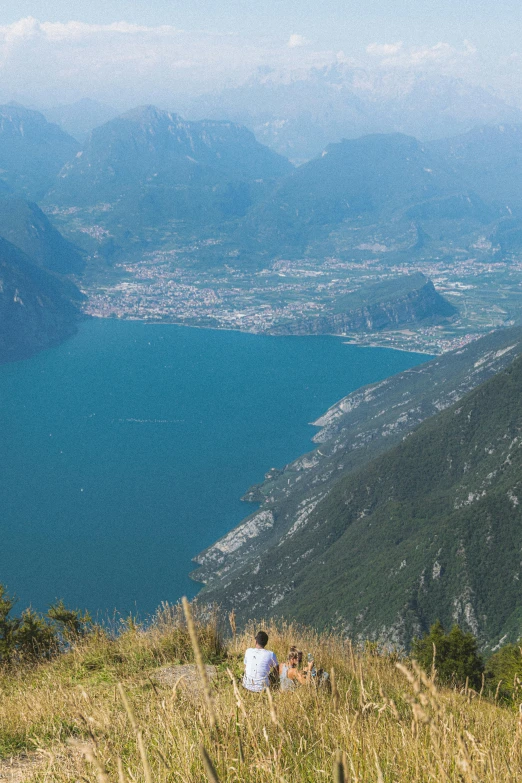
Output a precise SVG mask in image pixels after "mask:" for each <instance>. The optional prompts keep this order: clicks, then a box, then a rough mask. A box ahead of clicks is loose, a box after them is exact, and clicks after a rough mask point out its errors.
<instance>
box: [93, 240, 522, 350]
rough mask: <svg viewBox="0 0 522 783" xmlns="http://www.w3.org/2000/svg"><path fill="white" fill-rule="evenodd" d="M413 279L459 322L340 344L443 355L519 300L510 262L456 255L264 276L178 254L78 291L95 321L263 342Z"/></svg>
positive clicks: (502, 320) (296, 266) (123, 267)
mask: <svg viewBox="0 0 522 783" xmlns="http://www.w3.org/2000/svg"><path fill="white" fill-rule="evenodd" d="M384 255H385V254H384ZM412 272H423V273H424V274H425V275H426V276H427V277H429V278H430V279H431V280H432V281H433V282H434V284H435V286H436V288H437V290H438V291H439V292H440V293H442V294H443V295H444V296H446V297H447V298H448V299H449V300H450V301H451V302H452V303H453V304H454V305H456V306H457V308H458V309H459V317H458V319H457V320H456V321H455V322H454V323H452V324H450V325H446V326H438V327H421V326H419V327H414V328H412V329H400V330H397V331H386V332H379V333H374V334H350V335H347V336H349V337H350V339H351V340H353V341H354V342H356V343H358V344H361V345H370V344H372V345H373V344H379V345H386V346H388V347H393V348H400V349H403V350H421V351H425V352H427V353H443V352H444V351H447V350H450V349H453V348H456V347H458V346H460V345H463V344H465V343H467V342H469V341H470V340H472V339H475V337H477V336H478V335H479V334H481V333H484V331H487V330H489V329H492V328H495V327H498V326H501V325H503V324H506V323H508V322H509V319H510V312H511V310H512V309H513V308H514V307H515V306H516V307H517V308H518V306H519V300H520V298H521V297H522V286H521V281H522V260H519V259H510V260H508V261H503V262H499V263H494V262H492V261H491V260H490V259H483V258H480V257H479V258H469V257H468V256H466V257H460V255H459V256H457V257H454V256H453V257H451V259H448V258H447V257H445V258H443V259H433V258H431V259H426V260H417V261H414V262H412V263H409V264H406V263H400V264H395V265H393V264H389V263H388V264H387V263H385V260H384V259H383V258H382V257H381V258H370V259H367V260H365V261H362V262H360V263H359V262H355V261H344V260H342V259H339V258H334V257H328V258H324V259H321V260H317V259H312V258H305V259H298V260H284V259H283V260H278V261H276V262H274V263H273V264H272V265H271V266H270V267H268V268H264V269H256V268H253V269H250V270H249V269H247V268H244V269H240V268H238V267H237V266H236V267H231V266H227V265H224V266H223V267H221V268H218V269H202V268H201V266H200V265H199V264H197V263H194V261H193V258H191V260H190V263H187V262H186V258H184V254H183V253H180V252H179V251H178V250H173V251H157V252H153V253H149V254H146V255H145V256H144V257H142V258H140V259H138V260H136V261H126V262H124V263H121V264H119V265H118V266H117V267H116V268H115V276H114V278H113V280H112V281H111V282H109V283H105V284H104V285H100V284H97V285H93V286H91V287H89V288H88V289H87V290H86V293H87V294H88V296H89V299H88V304H87V306H86V311H87V313H88V314H90V315H92V316H95V317H103V318H121V319H140V320H147V321H153V322H172V323H179V324H187V325H193V326H207V327H214V328H224V329H238V330H242V331H249V332H264V333H269V332H271V331H272V330H273V329H274V328H275V327H276V326H281V325H282V324H288V323H290V322H293V321H297V320H302V319H304V318H310V317H313V316H314V315H319V314H321V313H323V312H325V311H328V310H329V309H330V308H331V307H332V306H333V305H334V303H335V301H336V300H337V299H338V298H339V297H342V296H343V295H345V294H347V293H351V292H353V291H354V290H357V289H359V288H364V287H365V286H367V285H370V284H372V283H376V282H379V281H382V280H385V279H389V278H396V277H398V276H400V275H403V274H411V273H412ZM499 292H500V297H499ZM499 302H500V304H499Z"/></svg>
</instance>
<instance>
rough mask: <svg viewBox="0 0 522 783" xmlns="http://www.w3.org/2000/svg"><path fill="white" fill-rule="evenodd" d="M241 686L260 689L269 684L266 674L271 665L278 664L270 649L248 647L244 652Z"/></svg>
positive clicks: (252, 689)
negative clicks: (243, 673) (243, 672)
mask: <svg viewBox="0 0 522 783" xmlns="http://www.w3.org/2000/svg"><path fill="white" fill-rule="evenodd" d="M244 664H245V675H244V677H243V687H245V688H246V689H247V690H249V691H262V690H264V689H265V688H268V686H269V684H270V683H269V680H268V674H269V672H270V669H271V668H272V666H276V667H277V666H278V663H277V658H276V657H275V654H274V653H273V652H272V650H262V649H259V648H257V647H249V648H248V650H247V651H246V653H245V660H244Z"/></svg>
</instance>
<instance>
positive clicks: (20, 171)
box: [0, 105, 80, 201]
mask: <svg viewBox="0 0 522 783" xmlns="http://www.w3.org/2000/svg"><path fill="white" fill-rule="evenodd" d="M79 148H80V145H79V144H78V142H77V141H76V139H73V138H72V137H71V136H69V135H68V134H67V133H65V131H63V130H62V129H61V128H59V127H58V126H57V125H53V124H52V123H49V122H47V120H46V119H45V117H44V116H43V114H41V113H40V112H38V111H32V110H31V109H25V108H24V107H23V106H18V105H6V106H0V169H1V171H0V182H1V183H2V184H3V186H4V189H6V190H8V191H14V192H15V193H18V194H20V195H23V196H24V197H25V198H28V199H30V200H34V201H38V200H39V199H41V198H42V197H43V195H44V194H45V192H46V191H47V190H48V189H49V188H50V187H51V185H52V184H53V182H54V179H55V177H56V175H57V174H58V172H59V171H60V169H61V168H62V166H63V165H64V164H65V163H66V162H67V161H69V160H70V159H71V158H72V157H73V156H74V155H75V154H76V153H77V152H78V150H79Z"/></svg>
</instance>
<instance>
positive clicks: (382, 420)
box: [194, 328, 522, 644]
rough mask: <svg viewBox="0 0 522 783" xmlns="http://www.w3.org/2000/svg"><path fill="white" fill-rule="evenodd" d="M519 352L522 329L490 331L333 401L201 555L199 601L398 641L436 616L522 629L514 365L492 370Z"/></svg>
mask: <svg viewBox="0 0 522 783" xmlns="http://www.w3.org/2000/svg"><path fill="white" fill-rule="evenodd" d="M521 353H522V329H521V328H514V329H509V330H504V331H501V332H496V333H492V334H490V335H487V336H486V337H484V338H482V339H481V340H479V341H477V342H476V343H473V344H471V345H468V346H466V347H465V348H463V349H459V350H458V351H456V352H453V353H451V354H446V355H445V356H442V357H438V358H437V359H434V360H432V361H431V362H428V363H426V364H425V365H422V366H421V367H417V368H415V369H413V370H409V371H407V372H404V373H400V374H399V375H397V376H394V377H393V378H390V379H387V380H386V381H384V382H382V383H380V384H374V385H372V386H369V387H365V388H364V389H361V390H359V391H357V392H354V393H353V394H351V395H349V396H348V397H347V398H345V399H344V400H341V401H340V402H339V403H338V404H337V405H335V406H333V407H332V408H331V409H330V410H329V411H328V412H327V413H326V414H325V416H323V417H322V418H321V419H320V420H318V421H317V422H316V424H317V425H318V426H321V427H322V429H321V431H320V432H319V433H318V435H317V436H316V440H317V441H318V442H319V443H320V446H319V448H317V449H316V450H315V451H312V452H310V453H309V454H307V455H305V456H303V457H301V458H300V459H298V460H296V461H295V462H293V463H291V464H290V465H288V466H287V467H286V468H285V469H284V470H283V471H275V470H273V471H271V472H270V473H269V474H268V477H267V480H266V482H265V484H263V485H260V486H258V487H256V488H253V490H252V491H251V493H250V495H249V497H250V499H252V500H257V501H258V502H261V504H262V505H261V508H260V510H259V511H257V512H255V513H254V514H252V515H251V516H250V517H248V518H247V519H246V520H245V522H244V523H243V524H242V525H240V526H239V527H238V528H236V530H234V531H232V532H231V533H229V534H228V535H227V536H226V537H225V538H223V539H221V541H219V542H217V543H216V544H215V545H214V546H213V547H210V548H209V549H208V550H206V551H205V552H203V553H201V555H199V556H198V558H197V559H196V562H197V563H198V564H199V569H198V570H197V571H196V572H195V574H194V576H195V578H197V579H200V580H201V581H204V582H205V583H206V587H205V588H204V591H203V593H202V598H208V600H217V601H219V602H220V603H222V604H224V606H230V607H234V609H235V611H236V612H237V614H238V617H239V618H240V619H245V620H246V619H247V618H249V617H261V616H263V617H266V616H269V615H277V614H284V616H285V617H290V618H292V617H293V618H296V619H298V620H300V621H303V622H307V623H313V624H315V625H323V626H324V625H329V624H341V625H343V626H344V627H345V628H346V629H347V631H349V632H350V633H352V634H353V635H361V636H371V637H374V638H380V639H383V640H384V639H386V640H388V641H393V642H398V643H400V644H407V643H408V642H409V640H410V639H411V636H412V635H413V633H417V632H419V631H420V630H423V629H424V628H426V627H427V626H428V625H429V623H430V622H432V621H433V620H434V619H435V618H436V617H440V618H441V619H442V620H443V621H444V622H447V623H451V622H453V621H455V620H457V621H458V622H461V623H463V624H464V625H467V626H468V627H469V628H470V629H471V630H473V632H474V633H479V634H480V636H481V639H482V641H483V643H485V644H488V643H489V644H493V643H497V642H498V640H499V639H500V637H501V636H503V635H505V634H508V636H509V637H510V638H513V639H516V638H517V634H518V635H520V632H521V631H522V626H521V625H520V622H519V619H518V616H517V611H516V606H517V602H518V603H520V596H518V593H517V592H516V591H517V589H518V587H517V584H518V571H517V569H516V568H515V566H518V560H517V561H516V562H515V560H516V557H515V554H514V553H515V552H517V551H518V549H520V544H522V541H520V542H518V539H517V536H518V532H517V531H518V529H519V527H518V526H519V519H518V518H519V509H520V505H519V503H518V498H519V488H518V482H519V476H520V473H519V465H520V449H519V435H518V432H519V430H520V429H521V428H522V422H521V421H520V414H519V406H518V403H517V401H516V400H517V395H518V391H517V390H518V388H519V385H520V384H522V365H521V361H519V362H518V363H517V364H515V365H513V367H514V369H513V370H509V371H508V372H507V374H505V375H497V376H496V377H493V378H492V376H495V374H497V373H499V372H502V368H504V367H506V366H507V365H509V364H510V362H512V361H513V358H514V357H516V356H518V355H519V354H521ZM488 378H489V379H491V382H487V379H488ZM485 381H486V383H485V384H484V382H485ZM479 384H482V385H480V387H479V388H477V389H476V390H475V391H471V392H470V390H473V389H474V388H475V387H477V386H479ZM457 401H459V402H458V404H456V403H457ZM451 406H452V407H451ZM445 409H448V410H445ZM441 411H443V412H442V413H441ZM429 417H431V418H429ZM425 419H429V420H428V421H426V423H425V424H424V425H422V426H421V427H420V428H418V429H417V430H416V432H415V433H412V430H413V429H414V428H415V427H417V425H419V423H420V422H422V421H423V420H425ZM406 436H408V437H406ZM379 455H381V456H379ZM517 548H518V549H517ZM513 557H515V559H513ZM504 566H505V569H506V572H505V574H504V572H503V568H504ZM503 581H505V583H506V584H505V585H504V586H503V587H502V586H501V585H502V582H503Z"/></svg>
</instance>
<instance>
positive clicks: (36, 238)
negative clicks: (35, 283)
mask: <svg viewBox="0 0 522 783" xmlns="http://www.w3.org/2000/svg"><path fill="white" fill-rule="evenodd" d="M0 236H1V237H3V238H4V239H7V241H8V242H11V243H12V244H13V245H16V247H18V248H19V249H20V250H22V251H23V252H24V253H26V255H28V256H29V258H31V260H32V261H34V262H35V263H36V264H37V265H38V266H41V267H43V268H44V269H47V270H48V271H50V272H56V273H57V274H62V275H70V274H75V275H78V274H81V273H82V272H83V269H84V267H85V261H84V259H83V258H82V257H81V256H80V254H79V252H78V250H77V249H76V247H74V245H72V244H71V243H70V242H68V241H67V240H66V239H64V237H63V236H62V235H61V234H60V232H59V231H58V230H57V229H56V228H55V227H54V226H53V225H52V224H51V223H50V221H49V219H48V218H47V216H46V215H45V214H44V213H43V212H42V210H41V209H40V208H39V207H38V206H37V205H36V204H34V203H33V202H29V201H25V200H24V199H21V198H15V197H11V198H0Z"/></svg>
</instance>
